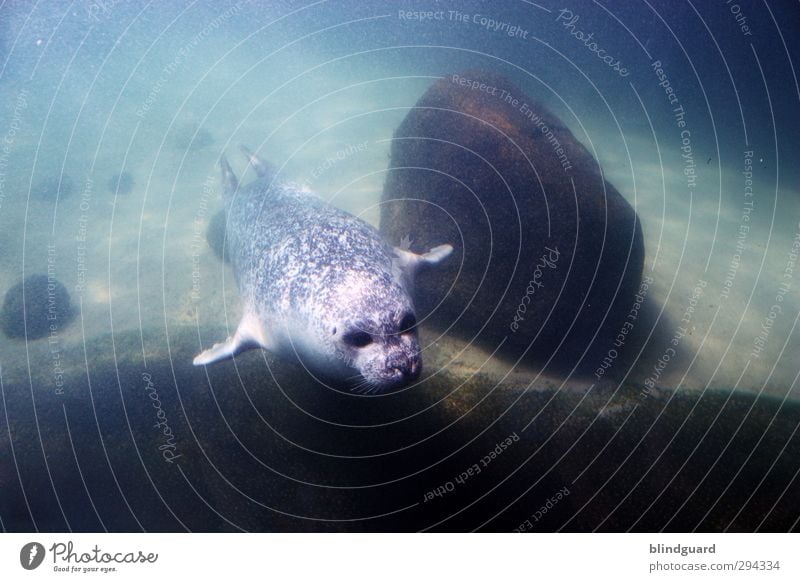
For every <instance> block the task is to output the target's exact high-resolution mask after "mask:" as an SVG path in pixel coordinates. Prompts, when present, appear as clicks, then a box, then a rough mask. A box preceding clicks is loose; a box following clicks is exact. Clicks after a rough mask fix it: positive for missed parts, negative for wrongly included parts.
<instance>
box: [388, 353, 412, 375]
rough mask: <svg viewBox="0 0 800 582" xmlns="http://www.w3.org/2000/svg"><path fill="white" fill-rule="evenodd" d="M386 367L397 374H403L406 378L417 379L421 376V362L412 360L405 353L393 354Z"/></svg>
mask: <svg viewBox="0 0 800 582" xmlns="http://www.w3.org/2000/svg"><path fill="white" fill-rule="evenodd" d="M386 367H387V368H388V369H389V370H390V371H391V372H394V373H395V374H397V375H402V376H403V378H404V379H406V380H416V379H417V378H418V377H419V372H420V369H419V368H420V366H419V362H417V361H415V360H412V359H411V358H409V357H408V356H407V355H405V354H403V353H398V354H392V355H391V356H390V357H389V360H388V361H387V362H386Z"/></svg>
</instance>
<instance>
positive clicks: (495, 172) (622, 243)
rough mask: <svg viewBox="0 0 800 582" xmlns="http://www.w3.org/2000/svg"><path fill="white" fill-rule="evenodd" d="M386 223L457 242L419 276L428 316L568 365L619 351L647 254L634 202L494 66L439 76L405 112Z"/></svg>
mask: <svg viewBox="0 0 800 582" xmlns="http://www.w3.org/2000/svg"><path fill="white" fill-rule="evenodd" d="M381 231H382V232H383V234H384V236H385V237H386V238H387V240H388V241H389V242H390V243H392V244H395V245H398V246H402V245H404V244H405V245H406V246H409V245H410V248H411V250H412V251H416V252H420V251H424V250H427V249H429V248H431V247H433V246H436V245H438V244H442V243H446V242H449V243H451V244H453V245H454V246H455V249H456V250H455V252H454V254H453V256H452V257H451V258H450V259H449V260H448V261H447V265H440V267H441V270H439V271H437V273H436V276H435V277H420V278H419V279H418V282H417V289H416V294H415V300H416V303H417V308H418V310H419V312H420V313H419V315H420V319H422V317H423V316H424V317H428V320H427V321H428V323H429V324H431V325H432V326H434V327H436V328H438V329H441V330H443V331H444V330H448V332H449V333H456V334H458V335H460V336H462V337H466V338H468V339H474V340H475V341H477V342H479V343H480V344H482V345H483V346H484V347H487V348H489V349H490V350H493V349H494V348H495V347H497V346H498V345H499V344H500V343H501V342H502V343H503V346H502V348H501V351H500V352H499V353H500V354H504V355H505V356H506V357H509V358H512V359H513V360H516V359H517V358H518V357H524V359H525V361H527V362H531V363H536V364H537V365H542V364H545V363H548V362H549V364H548V365H549V366H551V367H555V368H556V369H558V370H561V371H569V370H572V368H573V367H574V366H578V369H579V370H580V371H582V372H584V373H593V372H594V371H595V370H596V369H597V368H598V367H599V366H600V364H601V361H602V359H603V357H606V356H607V355H608V351H609V349H615V348H614V340H615V338H616V337H617V334H618V333H619V332H620V329H621V327H622V325H623V324H624V322H625V320H626V316H627V314H628V313H629V311H630V309H631V305H632V304H633V302H634V295H635V294H636V293H637V292H638V290H639V284H640V279H641V274H642V265H643V261H644V242H643V239H642V230H641V226H640V224H639V221H638V219H637V216H636V213H635V212H634V210H633V208H632V207H631V206H630V205H629V204H628V202H627V201H626V200H625V199H624V198H623V197H622V195H620V193H619V192H617V190H616V189H615V188H614V187H613V186H612V185H611V184H609V183H607V182H606V181H605V180H604V179H603V175H602V172H601V169H600V167H599V165H598V163H597V161H596V160H595V159H594V158H593V157H592V155H591V154H590V153H589V152H588V151H587V149H586V148H585V147H584V146H583V145H582V144H581V143H580V142H579V141H578V140H576V139H575V137H574V136H573V135H572V133H571V132H570V131H569V129H568V128H567V127H566V125H564V123H562V122H561V121H560V120H559V119H558V118H557V117H556V116H555V115H553V114H551V113H550V112H548V111H547V110H546V109H544V108H543V107H542V106H541V105H540V104H537V103H536V102H534V101H533V100H531V99H530V98H529V97H528V96H527V95H525V94H524V93H523V92H522V91H521V90H520V89H519V88H518V87H517V86H515V85H514V84H513V83H511V82H510V81H509V80H508V79H506V78H504V77H502V76H500V75H495V74H490V73H464V74H461V75H451V76H448V77H445V78H443V79H441V80H439V81H437V82H436V83H435V84H434V85H433V86H432V87H431V88H430V89H429V90H428V91H427V92H426V93H425V94H424V95H423V96H422V97H421V98H420V100H419V101H418V102H417V104H416V106H415V107H414V108H413V109H412V110H411V111H410V112H409V113H408V115H407V116H406V118H405V119H404V121H403V122H402V124H401V125H400V127H399V128H398V129H397V131H396V132H395V135H394V141H393V144H392V150H391V166H390V170H389V172H388V175H387V179H386V183H385V186H384V192H383V204H382V215H381ZM616 349H618V351H620V348H616ZM551 357H552V359H551Z"/></svg>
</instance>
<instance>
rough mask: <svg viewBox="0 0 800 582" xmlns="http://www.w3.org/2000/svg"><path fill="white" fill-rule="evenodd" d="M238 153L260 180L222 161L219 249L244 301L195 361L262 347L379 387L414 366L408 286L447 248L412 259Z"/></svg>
mask: <svg viewBox="0 0 800 582" xmlns="http://www.w3.org/2000/svg"><path fill="white" fill-rule="evenodd" d="M245 153H246V154H247V155H248V156H249V158H250V163H251V165H252V167H253V168H254V169H255V171H256V173H257V175H258V178H257V179H256V180H255V181H254V182H253V183H251V184H249V185H247V186H244V187H239V185H238V182H237V180H236V177H235V175H234V174H233V171H232V170H231V168H230V166H229V164H228V163H227V161H226V160H225V159H224V158H223V160H222V162H221V166H222V174H223V182H224V187H225V210H226V214H227V227H226V242H225V246H226V249H225V250H226V253H227V255H228V257H229V258H230V261H231V263H232V265H233V269H234V273H235V277H236V282H237V286H238V288H239V292H240V295H241V298H242V301H243V308H244V309H243V312H244V313H243V316H242V320H241V322H240V323H239V326H238V328H237V330H236V333H235V334H234V335H233V336H231V337H230V338H228V339H227V341H225V342H224V343H221V344H216V345H214V346H213V347H212V348H211V349H208V350H206V351H204V352H202V353H201V354H200V355H198V356H197V357H196V358H195V360H194V363H195V365H205V364H210V363H212V362H216V361H219V360H222V359H226V358H230V357H232V356H234V355H236V354H238V353H241V352H242V351H245V350H247V349H250V348H255V347H261V348H264V349H267V350H270V351H271V352H273V353H275V354H277V355H279V356H282V357H284V358H289V359H293V360H296V361H299V362H300V363H301V364H303V365H304V366H306V368H307V369H309V371H311V372H312V373H313V374H315V375H320V376H323V377H324V378H326V379H329V380H333V381H336V382H340V383H344V384H348V385H351V386H352V387H354V388H358V389H363V390H364V391H365V392H370V391H383V390H387V389H392V388H397V387H401V386H404V385H406V384H408V383H409V382H411V381H413V380H415V379H416V378H418V377H419V374H420V371H421V366H422V362H421V356H420V347H419V341H418V337H417V330H416V323H417V321H416V314H415V311H414V305H413V302H412V299H411V294H410V288H411V285H412V284H413V279H414V277H415V275H416V272H417V270H418V269H419V268H420V267H421V266H423V265H425V264H433V263H436V262H439V261H440V260H442V259H444V258H445V257H446V256H448V255H449V254H450V252H452V247H451V246H450V245H440V246H438V247H436V248H434V249H432V250H431V251H430V252H428V253H425V254H423V255H417V254H414V253H411V252H409V251H408V250H404V249H395V248H393V247H390V246H389V245H388V244H387V243H386V242H384V240H383V239H382V238H381V236H380V235H379V234H378V232H377V231H376V230H375V229H374V228H373V227H372V226H370V225H369V224H367V223H366V222H364V221H362V220H360V219H358V218H356V217H355V216H352V215H351V214H348V213H347V212H344V211H343V210H340V209H337V208H335V207H333V206H331V205H329V204H327V203H326V202H325V201H323V200H322V199H320V198H319V197H317V196H316V195H314V194H313V193H312V192H310V191H309V190H307V189H305V188H303V187H301V186H299V185H297V184H294V183H291V182H278V181H276V180H275V179H274V172H273V171H272V169H271V167H270V166H269V164H267V163H266V162H265V161H263V160H261V159H259V158H257V157H256V156H254V155H253V154H252V153H250V152H249V151H247V150H245Z"/></svg>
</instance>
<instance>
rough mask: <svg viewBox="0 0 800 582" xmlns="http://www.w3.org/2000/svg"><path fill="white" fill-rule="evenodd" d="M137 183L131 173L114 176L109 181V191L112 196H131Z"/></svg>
mask: <svg viewBox="0 0 800 582" xmlns="http://www.w3.org/2000/svg"><path fill="white" fill-rule="evenodd" d="M134 184H135V182H134V180H133V175H132V174H131V173H130V172H120V173H119V174H114V175H113V176H111V179H110V180H109V181H108V190H109V191H110V192H111V193H112V194H130V193H131V192H133V186H134Z"/></svg>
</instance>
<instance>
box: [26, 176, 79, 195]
mask: <svg viewBox="0 0 800 582" xmlns="http://www.w3.org/2000/svg"><path fill="white" fill-rule="evenodd" d="M74 191H75V184H74V183H73V181H72V178H70V177H69V176H67V175H57V176H52V177H50V178H45V179H44V180H42V181H41V182H38V183H37V184H36V185H35V186H34V187H33V188H32V189H31V198H35V199H37V200H56V199H59V200H60V199H62V198H66V197H68V196H71V195H72V193H73V192H74Z"/></svg>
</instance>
